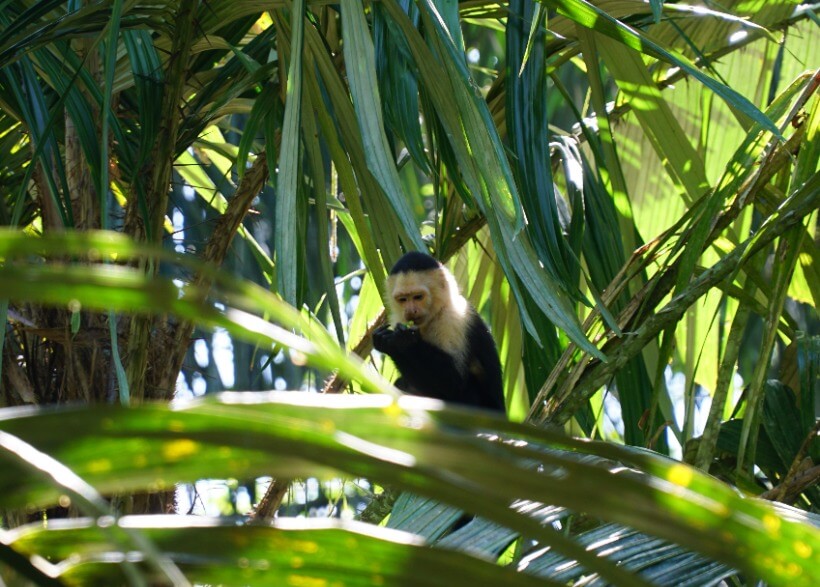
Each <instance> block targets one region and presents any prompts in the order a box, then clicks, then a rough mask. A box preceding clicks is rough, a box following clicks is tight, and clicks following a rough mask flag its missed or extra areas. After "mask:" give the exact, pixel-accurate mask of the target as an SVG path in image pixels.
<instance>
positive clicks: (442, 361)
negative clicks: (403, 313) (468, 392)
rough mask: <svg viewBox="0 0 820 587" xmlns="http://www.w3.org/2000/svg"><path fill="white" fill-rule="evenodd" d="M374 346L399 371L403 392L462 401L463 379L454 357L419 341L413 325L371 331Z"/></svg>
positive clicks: (419, 338) (418, 335)
mask: <svg viewBox="0 0 820 587" xmlns="http://www.w3.org/2000/svg"><path fill="white" fill-rule="evenodd" d="M373 346H374V347H375V349H376V350H377V351H380V352H382V353H385V354H387V355H389V356H390V358H391V359H393V362H394V363H395V364H396V367H398V369H399V371H400V372H401V378H399V379H398V380H397V381H396V386H397V387H398V388H399V389H402V390H403V391H407V392H409V393H414V394H417V395H424V396H427V397H434V398H437V399H441V400H444V401H448V402H459V403H468V402H465V397H464V385H465V383H466V380H465V378H464V377H463V376H462V375H461V374H460V373H459V372H458V369H457V368H456V364H455V361H454V360H453V357H452V356H451V355H450V354H448V353H446V352H444V351H443V350H441V349H440V348H438V347H437V346H434V345H432V344H430V343H428V342H425V341H424V340H422V338H421V335H420V334H419V332H418V330H417V329H415V328H407V327H405V326H401V325H400V326H398V327H397V328H396V329H395V330H392V329H390V328H388V327H383V328H380V329H378V330H376V332H374V333H373Z"/></svg>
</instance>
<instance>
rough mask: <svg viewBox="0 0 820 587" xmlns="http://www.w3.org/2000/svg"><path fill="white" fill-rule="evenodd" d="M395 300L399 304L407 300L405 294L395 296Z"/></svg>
mask: <svg viewBox="0 0 820 587" xmlns="http://www.w3.org/2000/svg"><path fill="white" fill-rule="evenodd" d="M396 300H397V301H398V302H399V303H400V304H403V303H404V302H406V301H407V297H406V296H399V297H397V298H396Z"/></svg>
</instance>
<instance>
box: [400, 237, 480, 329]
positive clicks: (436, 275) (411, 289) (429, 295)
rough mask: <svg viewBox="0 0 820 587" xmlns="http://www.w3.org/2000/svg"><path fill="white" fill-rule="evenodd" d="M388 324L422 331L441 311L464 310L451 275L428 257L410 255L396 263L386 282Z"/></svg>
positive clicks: (442, 266)
mask: <svg viewBox="0 0 820 587" xmlns="http://www.w3.org/2000/svg"><path fill="white" fill-rule="evenodd" d="M387 295H388V296H389V297H390V322H391V323H392V324H393V325H394V326H395V325H396V324H408V323H411V322H412V325H413V326H415V327H418V328H419V329H421V330H422V331H423V330H424V328H425V326H427V325H428V324H429V322H430V320H431V319H432V318H434V317H436V316H438V315H439V314H440V313H441V311H442V309H445V308H447V309H455V308H457V309H458V310H459V311H461V309H462V308H463V307H466V301H465V300H464V298H462V297H461V294H460V293H459V291H458V286H457V285H456V283H455V280H454V279H453V276H452V274H451V273H450V272H449V271H448V270H447V268H446V267H444V265H442V264H441V263H439V262H438V261H436V260H435V259H434V258H433V257H431V256H430V255H427V254H425V253H419V252H415V251H413V252H410V253H407V254H406V255H404V256H403V257H402V258H401V259H399V260H398V261H397V262H396V264H395V265H394V266H393V268H392V269H391V270H390V276H389V277H388V278H387Z"/></svg>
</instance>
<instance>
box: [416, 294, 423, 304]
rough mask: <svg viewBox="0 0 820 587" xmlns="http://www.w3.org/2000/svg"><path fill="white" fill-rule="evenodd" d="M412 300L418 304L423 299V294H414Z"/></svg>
mask: <svg viewBox="0 0 820 587" xmlns="http://www.w3.org/2000/svg"><path fill="white" fill-rule="evenodd" d="M413 299H414V300H416V301H417V302H420V301H421V300H423V299H424V294H416V295H414V296H413Z"/></svg>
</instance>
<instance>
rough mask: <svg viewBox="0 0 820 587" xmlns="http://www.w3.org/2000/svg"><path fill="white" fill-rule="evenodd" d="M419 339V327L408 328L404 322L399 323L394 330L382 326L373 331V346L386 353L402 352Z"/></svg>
mask: <svg viewBox="0 0 820 587" xmlns="http://www.w3.org/2000/svg"><path fill="white" fill-rule="evenodd" d="M419 341H421V333H419V329H418V328H408V327H407V326H405V325H404V324H399V325H398V326H396V328H395V330H394V329H392V328H390V327H389V326H382V327H380V328H377V329H376V331H375V332H373V347H374V348H375V349H376V350H377V351H380V352H382V353H387V354H388V355H393V354H395V353H403V352H405V351H407V350H408V349H410V348H412V347H413V346H415V345H416V344H418V343H419Z"/></svg>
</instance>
